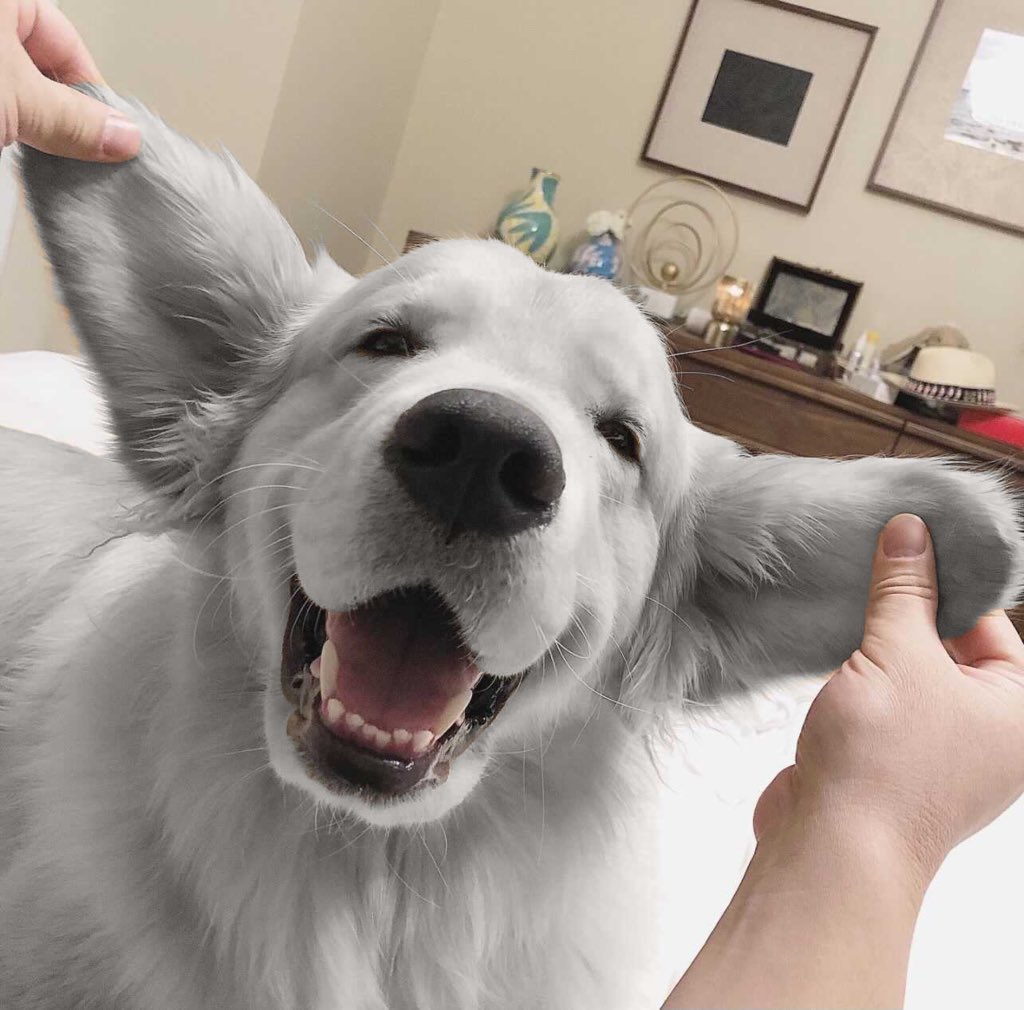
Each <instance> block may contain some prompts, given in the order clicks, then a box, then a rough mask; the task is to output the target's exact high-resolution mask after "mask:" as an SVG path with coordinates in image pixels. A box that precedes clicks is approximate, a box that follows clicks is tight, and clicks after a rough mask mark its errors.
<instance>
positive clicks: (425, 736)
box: [412, 729, 434, 754]
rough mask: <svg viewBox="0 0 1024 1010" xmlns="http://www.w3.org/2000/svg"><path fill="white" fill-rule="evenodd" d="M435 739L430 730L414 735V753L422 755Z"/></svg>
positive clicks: (418, 731) (423, 730) (420, 731)
mask: <svg viewBox="0 0 1024 1010" xmlns="http://www.w3.org/2000/svg"><path fill="white" fill-rule="evenodd" d="M433 739H434V734H433V733H431V732H430V730H429V729H420V730H417V731H416V732H415V733H413V735H412V752H413V754H422V753H423V751H425V750H426V749H427V748H428V747H429V746H430V744H431V742H432V741H433Z"/></svg>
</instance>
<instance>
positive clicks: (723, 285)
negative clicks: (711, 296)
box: [704, 275, 754, 347]
mask: <svg viewBox="0 0 1024 1010" xmlns="http://www.w3.org/2000/svg"><path fill="white" fill-rule="evenodd" d="M753 297H754V286H753V285H752V284H751V283H750V281H747V280H744V279H743V278H742V277H730V276H728V275H726V276H724V277H722V278H721V279H720V280H719V282H718V285H717V287H716V288H715V303H714V305H713V306H712V309H711V315H712V317H713V318H712V320H711V322H710V323H708V328H707V330H705V332H704V340H705V342H706V343H708V344H711V345H712V346H713V347H728V346H729V345H730V344H731V343H732V342H733V341H734V340H735V339H736V337H737V335H738V334H739V332H740V324H741V323H743V322H744V321H745V320H746V318H747V313H748V312H749V311H750V303H751V301H752V300H753Z"/></svg>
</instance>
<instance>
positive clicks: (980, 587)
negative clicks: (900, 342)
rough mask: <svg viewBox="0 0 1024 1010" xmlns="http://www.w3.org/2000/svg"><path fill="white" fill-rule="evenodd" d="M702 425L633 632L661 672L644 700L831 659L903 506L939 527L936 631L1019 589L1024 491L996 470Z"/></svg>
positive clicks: (727, 685) (856, 617)
mask: <svg viewBox="0 0 1024 1010" xmlns="http://www.w3.org/2000/svg"><path fill="white" fill-rule="evenodd" d="M694 434H695V435H696V436H697V437H696V438H695V439H694V446H695V448H696V450H697V453H698V458H697V461H696V465H695V466H694V468H693V477H692V482H691V487H690V489H689V492H688V493H687V494H686V495H684V497H683V500H682V502H681V504H680V506H679V512H678V515H677V516H676V518H675V519H674V520H673V528H672V529H671V530H670V531H669V535H668V536H667V537H666V538H665V541H664V543H663V550H662V556H661V558H660V560H659V567H658V570H657V572H656V574H655V581H654V585H653V587H652V590H651V596H652V598H653V601H654V602H653V603H652V604H651V606H650V607H649V609H648V611H647V612H646V617H645V622H644V623H645V627H643V628H641V630H640V633H639V635H638V636H637V639H636V643H637V644H636V646H635V650H636V651H635V653H634V663H635V669H636V671H638V672H639V673H640V674H641V676H640V677H638V678H637V679H638V680H639V681H643V680H644V679H646V678H644V677H643V676H642V674H644V673H648V674H650V676H653V677H655V678H657V677H659V676H661V674H660V672H656V671H659V670H660V669H661V668H666V669H667V670H668V678H669V679H668V680H666V681H665V682H663V683H661V684H660V685H658V684H650V683H648V684H647V685H646V687H640V688H639V689H642V690H645V691H646V692H648V693H647V694H646V698H647V700H648V701H654V703H655V704H657V703H658V702H659V701H660V702H663V703H664V702H671V701H672V700H673V698H674V699H675V700H678V701H682V700H684V699H685V698H686V697H691V698H692V697H695V696H701V695H705V696H707V695H715V694H722V693H729V692H731V691H732V690H735V689H737V688H740V687H745V686H751V685H752V684H755V683H756V682H757V681H758V680H760V679H763V678H764V677H766V676H773V675H776V676H785V675H787V674H796V673H825V672H828V671H829V670H832V669H835V668H836V667H837V666H839V665H840V664H841V663H842V662H843V661H844V660H845V659H846V658H847V657H848V656H849V655H850V654H851V653H852V652H853V651H854V650H855V649H856V648H857V647H858V646H859V644H860V640H861V637H862V634H863V624H864V610H865V606H866V603H867V594H868V587H869V582H870V575H871V564H872V558H873V555H874V551H875V547H876V542H877V538H878V536H879V534H880V533H881V531H882V528H883V527H884V526H885V524H886V523H887V522H888V520H889V519H891V518H892V517H893V516H894V515H898V514H900V513H902V512H912V513H915V514H916V515H919V516H921V518H922V519H924V521H925V522H926V523H927V525H928V528H929V530H930V532H931V536H932V540H933V543H934V546H935V555H936V562H937V567H938V576H939V607H938V615H937V624H938V630H939V634H940V635H941V636H942V637H943V638H950V637H955V636H957V635H961V634H963V633H964V632H966V631H968V630H970V628H971V627H973V626H974V624H975V623H976V622H977V620H978V618H979V617H981V615H982V614H984V613H986V612H987V611H989V610H992V609H994V608H997V607H1003V608H1005V607H1008V606H1012V605H1013V604H1014V603H1015V602H1016V601H1017V600H1018V599H1019V598H1020V593H1021V590H1022V588H1024V539H1022V536H1021V531H1020V528H1019V515H1018V503H1017V502H1016V501H1015V499H1014V498H1013V496H1012V495H1011V494H1010V493H1009V492H1008V491H1007V490H1006V487H1005V486H1004V484H1003V483H1002V481H1001V480H1000V479H999V478H998V477H996V476H993V475H992V474H988V473H984V472H980V471H973V470H963V469H957V468H956V467H955V466H953V465H952V464H951V463H949V462H945V461H939V460H923V459H881V458H867V459H858V460H850V461H841V462H837V461H831V460H821V459H804V458H798V457H786V456H749V455H747V454H745V453H743V452H742V451H740V450H739V448H738V447H737V446H735V445H734V444H733V443H731V442H728V441H726V440H725V439H721V438H717V437H715V436H711V435H706V434H705V433H703V432H694ZM652 649H653V650H657V651H658V652H659V653H660V655H652V654H651V651H650V650H652ZM651 688H653V689H654V698H653V699H652V696H651V694H650V693H649V691H650V689H651ZM627 693H628V682H627Z"/></svg>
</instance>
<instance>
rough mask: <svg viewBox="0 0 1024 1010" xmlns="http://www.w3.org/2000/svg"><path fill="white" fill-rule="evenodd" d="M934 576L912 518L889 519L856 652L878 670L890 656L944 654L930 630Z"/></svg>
mask: <svg viewBox="0 0 1024 1010" xmlns="http://www.w3.org/2000/svg"><path fill="white" fill-rule="evenodd" d="M938 604H939V586H938V577H937V575H936V570H935V553H934V550H933V548H932V541H931V536H930V535H929V533H928V528H927V527H926V526H925V524H924V522H923V521H922V520H921V519H919V518H918V517H917V516H915V515H909V514H903V515H898V516H896V517H894V518H893V519H890V520H889V522H888V523H887V524H886V526H885V529H884V530H883V531H882V535H881V536H880V537H879V540H878V547H877V549H876V551H875V557H874V562H873V565H872V571H871V588H870V591H869V593H868V606H867V611H866V613H865V618H864V639H863V643H862V646H861V650H862V652H863V653H864V654H865V655H866V656H867V657H868V659H870V660H871V661H872V662H874V663H876V664H877V665H879V666H881V667H883V668H884V667H887V666H889V665H890V664H891V660H892V657H893V656H894V655H897V656H898V655H901V654H906V653H908V652H918V651H920V650H921V649H922V648H929V649H935V650H938V652H939V653H941V654H942V655H945V649H944V648H943V645H942V642H941V640H940V639H939V635H938V632H937V631H936V629H935V614H936V611H937V609H938Z"/></svg>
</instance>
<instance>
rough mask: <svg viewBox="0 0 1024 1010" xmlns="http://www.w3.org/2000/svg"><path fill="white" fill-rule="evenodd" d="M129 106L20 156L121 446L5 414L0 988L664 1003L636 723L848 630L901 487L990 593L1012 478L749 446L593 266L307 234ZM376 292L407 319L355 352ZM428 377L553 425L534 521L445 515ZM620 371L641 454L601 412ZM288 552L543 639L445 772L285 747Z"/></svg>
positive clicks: (80, 1002) (504, 647)
mask: <svg viewBox="0 0 1024 1010" xmlns="http://www.w3.org/2000/svg"><path fill="white" fill-rule="evenodd" d="M104 98H105V99H106V100H108V101H110V102H113V103H115V104H122V103H121V100H120V99H118V98H117V97H116V96H113V95H110V94H105V95H104ZM131 114H132V115H133V116H134V117H135V118H136V119H137V120H139V121H140V122H141V123H142V126H143V130H144V137H145V148H144V151H143V153H142V155H141V157H140V158H139V159H138V160H137V161H134V162H131V163H128V164H125V165H122V166H116V167H111V166H96V165H87V164H82V163H78V162H73V161H62V160H59V159H54V158H50V157H47V156H45V155H42V154H37V153H33V152H28V151H26V152H25V153H24V154H23V162H22V164H23V173H24V179H25V184H26V187H27V191H28V195H29V198H30V200H31V204H32V208H33V211H34V213H35V215H36V219H37V222H38V225H39V228H40V231H41V234H42V236H43V240H44V242H45V244H46V247H47V250H48V252H49V255H50V258H51V260H52V262H53V264H54V267H55V269H56V273H57V277H58V279H59V282H60V285H61V289H62V291H63V295H64V298H65V300H66V302H67V305H68V306H69V308H70V310H71V312H72V315H73V317H74V320H75V323H76V326H77V328H78V332H79V334H80V337H81V340H82V343H83V345H84V347H85V348H86V350H87V351H88V354H89V356H90V358H91V360H92V362H93V364H94V366H95V369H96V371H97V373H98V375H99V377H100V379H101V381H102V385H103V389H104V391H105V394H106V396H107V399H108V402H109V404H110V408H111V413H112V418H113V424H114V426H115V428H116V431H117V434H118V436H119V440H120V448H121V454H122V461H123V462H122V464H115V463H113V462H109V461H105V460H101V459H99V458H93V457H89V456H86V455H85V454H83V453H79V452H77V451H74V450H71V449H68V448H65V447H60V446H57V445H56V444H54V443H50V442H47V441H46V440H43V439H39V438H36V437H33V436H28V435H19V434H16V433H13V432H11V433H6V434H4V436H3V438H2V439H0V488H2V497H3V504H2V509H0V559H2V562H3V571H4V579H3V584H2V586H0V675H2V681H0V684H2V691H3V694H2V702H3V707H2V720H3V722H2V730H3V732H2V735H0V803H2V809H3V821H2V833H0V872H2V876H0V1005H2V1006H4V1007H11V1008H18V1010H42V1008H46V1010H57V1008H68V1010H71V1008H75V1010H85V1008H97V1010H98V1008H103V1010H121V1008H123V1010H128V1008H131V1010H175V1008H181V1010H197V1008H200V1007H210V1008H213V1007H216V1008H218V1010H271V1008H273V1010H287V1008H294V1010H300V1008H301V1010H321V1008H322V1010H327V1008H345V1010H383V1008H385V1007H386V1008H388V1010H414V1008H416V1010H427V1008H436V1010H440V1008H445V1010H456V1008H466V1010H469V1008H484V1007H491V1008H495V1010H497V1008H501V1010H510V1008H513V1007H523V1008H527V1007H529V1008H535V1007H559V1008H568V1007H580V1008H584V1007H586V1008H588V1010H589V1008H597V1007H607V1008H614V1010H622V1008H626V1007H634V1006H635V1007H641V1006H652V1005H655V1004H656V1003H657V1002H658V1000H659V999H660V998H661V997H662V996H663V995H664V994H663V993H660V992H651V991H650V990H649V989H647V990H645V988H644V987H645V985H647V984H648V983H647V981H646V980H647V979H648V978H649V972H647V971H646V970H645V964H646V963H647V961H648V960H649V958H650V957H651V955H652V952H653V951H654V950H655V949H656V946H657V935H656V934H657V922H656V921H654V920H653V917H652V916H651V914H650V909H651V907H652V905H653V894H652V891H651V890H650V886H651V881H650V879H649V877H650V874H649V873H648V872H647V871H648V870H649V867H650V864H649V862H648V860H649V859H650V853H649V849H648V845H649V838H650V832H649V829H648V823H647V822H646V821H645V816H646V803H647V799H648V798H649V796H650V793H651V788H652V782H653V781H654V780H655V778H656V773H655V770H654V769H653V768H652V767H651V765H650V763H649V761H648V760H647V758H646V752H645V740H646V739H647V738H648V737H649V735H650V734H652V733H655V732H657V730H658V728H659V725H660V724H661V722H662V720H663V719H665V718H666V717H670V716H672V715H673V714H674V713H677V712H679V711H680V710H681V709H682V708H683V707H684V706H685V705H686V704H687V702H688V701H689V700H694V699H699V698H709V697H712V696H721V695H722V694H725V693H729V692H735V691H740V690H745V689H748V688H750V687H752V686H754V685H756V684H757V683H758V682H759V681H762V680H763V679H764V678H767V677H770V676H772V675H774V674H783V673H794V672H801V671H807V672H810V671H815V672H816V671H824V670H827V669H829V668H832V667H834V666H835V665H837V664H838V663H839V662H840V661H841V660H842V659H844V658H845V656H846V655H848V654H849V653H850V651H851V650H853V649H854V648H855V647H856V645H857V642H858V640H859V635H860V631H861V626H862V614H863V606H864V602H865V597H866V588H867V578H868V572H869V567H870V559H871V554H872V550H873V545H874V541H875V538H876V536H877V534H878V532H879V530H880V529H881V527H882V525H883V524H884V523H885V521H886V520H887V519H888V518H889V517H890V516H892V515H893V514H895V513H897V512H902V511H911V512H916V513H918V514H920V515H922V516H923V517H924V518H925V519H926V520H927V522H928V523H929V525H930V528H931V530H932V533H933V536H934V540H935V543H936V548H937V553H938V559H939V572H940V582H941V605H940V610H939V628H940V631H941V632H942V633H943V634H945V635H954V634H958V633H961V632H963V631H965V630H966V629H968V628H969V627H970V626H971V625H972V624H973V622H974V621H975V620H976V618H977V617H978V616H979V615H980V614H981V613H983V612H984V611H986V610H989V609H990V608H992V607H996V606H999V605H1005V604H1007V603H1008V602H1010V600H1011V599H1012V598H1013V597H1014V595H1015V593H1016V589H1017V587H1018V585H1019V584H1020V581H1021V574H1022V550H1021V543H1020V537H1019V533H1018V530H1017V526H1016V518H1015V515H1014V511H1013V505H1012V502H1011V500H1010V498H1009V496H1008V495H1007V494H1006V493H1005V492H1004V490H1003V489H1002V488H1001V486H1000V483H999V482H998V480H997V479H996V478H994V477H991V476H986V475H983V474H981V473H966V472H960V471H957V470H955V469H954V468H952V467H950V466H948V465H944V464H942V463H939V462H936V461H913V460H883V459H865V460H857V461H851V462H831V461H824V460H810V459H790V458H781V457H771V456H763V457H750V456H748V455H746V454H745V453H743V452H742V451H740V450H739V449H738V448H737V447H736V446H735V445H733V444H732V443H730V442H728V441H726V440H724V439H720V438H717V437H713V436H711V435H708V434H706V433H703V432H701V431H699V430H698V429H696V428H695V427H693V426H692V425H690V424H689V422H688V421H687V419H686V417H685V414H684V412H683V411H682V410H681V408H680V406H679V403H678V401H677V397H676V390H675V385H674V382H673V377H672V374H671V370H670V367H669V364H668V362H667V361H666V357H665V353H664V350H663V346H662V343H661V341H660V340H659V337H658V335H657V333H656V331H655V330H654V329H653V328H652V327H651V326H650V325H649V324H648V322H647V321H646V320H645V319H644V317H643V316H642V315H641V314H640V312H638V311H637V310H636V309H635V308H634V307H633V306H632V305H631V304H630V303H629V302H628V301H627V300H626V299H625V298H624V297H623V296H622V295H620V294H618V293H617V292H616V291H615V289H614V288H613V287H612V286H611V285H608V284H606V283H605V282H603V281H596V280H590V279H584V278H576V277H563V276H557V275H554V274H551V273H547V272H545V271H543V270H541V269H539V268H537V267H536V266H534V265H533V264H532V263H530V262H529V261H528V260H527V259H526V258H525V257H523V256H521V255H520V254H519V253H517V252H515V251H513V250H511V249H509V248H506V247H504V246H502V245H500V244H498V243H495V242H478V241H453V242H440V243H437V244H435V245H431V246H428V247H426V248H423V249H421V250H418V251H416V252H414V253H411V254H409V255H408V256H405V257H403V258H402V259H400V260H398V261H397V262H395V263H394V264H392V265H391V266H389V267H386V268H385V269H382V270H379V271H377V272H375V273H373V274H371V275H369V276H368V277H366V278H365V279H363V280H361V281H359V282H355V281H354V280H353V279H352V278H350V277H349V276H348V275H347V274H345V273H344V272H343V271H341V270H339V269H338V268H337V267H336V266H334V265H333V264H332V263H331V262H330V261H328V260H326V259H324V258H321V260H320V261H318V263H317V264H316V265H315V266H309V265H308V264H307V261H306V259H305V258H304V256H303V253H302V250H301V248H300V245H299V243H298V242H297V240H296V239H295V237H294V235H293V234H292V233H291V231H290V230H289V229H288V227H287V225H286V224H285V222H284V221H283V219H282V218H281V217H280V216H279V215H278V214H277V212H276V211H275V210H274V209H273V207H271V206H270V205H269V203H268V202H267V200H266V199H265V198H264V197H263V196H262V194H261V193H260V192H259V191H258V190H257V189H256V187H255V186H254V185H253V183H252V182H251V181H250V180H249V179H247V178H246V177H245V176H244V174H243V173H242V172H241V171H240V170H239V169H238V167H237V166H236V165H235V164H234V163H233V162H231V161H230V160H229V159H228V158H227V157H225V156H221V155H216V154H212V153H209V152H207V151H205V150H202V149H200V148H199V147H197V146H195V145H194V144H192V143H190V142H189V141H187V140H185V139H184V138H182V137H180V136H178V135H176V134H174V133H173V132H172V131H170V130H169V129H168V128H167V127H166V126H164V125H163V124H162V123H161V122H159V121H158V120H157V119H155V118H154V117H152V116H151V115H149V114H148V113H146V112H145V110H143V109H141V108H138V107H132V108H131ZM382 315H388V316H394V315H399V316H401V318H402V320H403V322H404V323H405V324H406V325H408V326H409V327H411V328H414V329H415V331H416V332H417V334H418V335H419V336H420V337H421V339H422V340H423V341H424V343H425V344H426V345H427V349H426V350H425V351H423V352H422V353H421V354H419V355H417V356H414V357H411V358H402V359H397V360H396V359H386V360H367V359H366V357H365V356H361V355H359V354H357V353H354V352H353V348H354V347H355V345H356V343H357V342H358V341H359V339H360V338H361V337H362V335H363V334H365V332H366V331H367V329H368V328H370V327H371V326H372V325H373V323H374V320H376V319H379V318H380V317H381V316H382ZM451 386H460V387H466V386H468V387H473V388H478V389H485V390H491V391H495V392H499V393H501V394H503V395H505V396H507V397H510V398H513V399H515V400H517V401H519V402H521V403H523V404H526V405H528V406H529V407H530V408H531V409H532V410H533V411H534V412H535V413H536V414H538V415H539V416H540V417H542V418H543V419H544V421H545V422H546V424H547V425H548V426H549V427H550V429H551V431H552V432H553V433H554V434H555V436H556V438H557V440H558V442H559V444H560V446H561V450H562V455H563V459H564V466H565V476H566V488H565V492H564V495H563V497H562V500H561V502H560V503H559V506H558V510H557V513H556V514H555V517H554V519H553V520H552V522H551V523H550V524H549V525H547V526H545V527H543V528H541V529H537V530H532V531H530V532H527V533H523V534H519V535H518V536H516V537H511V538H508V539H506V540H498V539H493V538H491V539H488V540H486V541H485V540H483V539H474V538H472V537H462V538H457V539H455V540H453V541H451V542H450V543H448V542H446V540H445V538H444V537H442V536H439V535H438V534H437V533H436V532H435V530H434V529H433V528H432V527H431V526H430V524H429V523H428V522H427V520H426V519H425V518H424V517H423V516H421V515H420V513H419V512H418V511H417V509H416V507H415V506H414V504H413V503H412V502H411V500H409V499H408V498H407V497H406V496H405V495H404V494H403V493H402V491H401V490H400V488H399V487H398V486H397V485H396V484H394V482H393V479H392V478H391V477H390V476H389V473H388V472H387V470H386V468H385V467H384V466H383V465H382V463H381V453H380V449H381V444H382V441H383V439H384V438H385V437H386V436H387V434H388V432H389V431H390V430H391V427H392V426H393V424H394V422H395V419H396V418H397V417H398V416H399V414H401V413H402V411H403V410H405V409H406V408H407V407H409V406H410V405H411V404H413V403H415V402H417V401H418V400H419V399H420V398H422V397H424V396H426V395H428V394H430V393H432V392H435V391H438V390H441V389H445V388H449V387H451ZM617 410H625V411H628V412H629V413H630V414H631V415H634V416H635V417H636V419H637V420H638V422H639V423H640V425H641V426H642V428H643V434H642V442H643V445H642V462H641V464H640V465H635V464H633V463H631V462H629V461H627V460H624V459H623V458H621V457H620V456H619V455H617V454H616V453H615V452H614V451H613V450H612V449H611V447H610V446H609V445H608V444H607V443H606V442H605V441H604V440H603V439H602V436H601V434H600V433H599V432H598V430H596V428H595V423H594V419H595V416H601V415H602V414H603V413H604V412H607V411H617ZM296 572H297V573H298V574H299V576H300V577H301V579H302V582H303V585H304V586H305V588H306V590H307V591H308V593H309V595H310V596H311V597H312V598H314V599H316V600H317V602H318V603H320V604H321V605H322V606H328V607H333V608H336V609H343V608H345V607H347V606H351V605H352V604H353V603H356V602H359V601H361V600H365V599H368V598H369V597H372V596H374V595H375V594H378V593H380V592H382V591H384V590H387V589H389V588H391V587H393V586H396V585H404V584H411V583H416V582H422V581H424V580H430V581H431V582H432V583H433V584H434V585H435V586H436V588H437V589H438V591H439V592H440V593H442V594H443V596H444V597H445V599H446V600H447V602H448V603H449V605H450V606H451V607H452V608H453V609H454V611H455V612H456V614H457V615H458V618H459V621H460V625H461V627H462V629H463V631H464V634H465V636H466V640H467V641H468V643H469V644H470V646H471V648H472V649H473V651H474V653H475V655H476V656H477V659H478V662H479V665H480V667H481V668H482V669H486V670H487V671H489V672H490V673H492V674H494V675H506V674H513V673H517V672H519V671H523V670H529V674H528V676H527V677H526V679H525V681H524V683H523V685H522V687H520V688H519V690H518V691H517V693H516V694H515V695H513V697H512V699H511V701H510V702H509V703H508V705H507V707H506V709H505V710H504V711H503V712H501V713H500V714H499V716H498V717H497V719H496V721H495V722H494V724H493V725H492V726H490V727H489V728H488V729H487V730H486V731H485V732H484V733H483V735H482V736H481V737H480V738H479V739H478V740H477V741H476V742H474V743H473V745H472V746H471V747H470V749H469V750H468V751H466V753H464V754H462V755H461V756H460V757H459V758H458V759H457V760H456V761H455V762H454V764H453V766H452V772H451V776H450V777H449V778H448V780H447V781H446V782H444V783H437V784H435V787H434V788H432V789H428V790H426V791H422V792H417V793H416V794H415V795H413V796H412V797H410V798H409V799H406V800H396V801H393V802H391V803H385V804H381V803H370V802H367V801H365V800H361V799H357V798H355V797H346V796H343V795H339V794H337V793H335V792H332V791H329V790H328V789H327V788H325V787H324V786H322V785H320V784H318V783H317V782H315V781H313V780H312V779H311V778H310V777H309V776H308V775H307V774H306V772H305V770H304V768H303V765H302V764H301V763H300V761H299V759H298V757H297V754H296V751H295V748H294V746H293V744H292V742H291V740H290V739H289V738H288V736H287V735H286V732H285V724H286V720H287V718H288V715H289V712H290V710H291V705H290V704H289V703H288V702H286V701H285V699H284V697H283V695H282V692H281V690H280V688H279V686H278V677H279V666H280V657H281V641H282V635H283V628H284V620H285V613H286V609H287V598H288V579H289V577H290V576H291V575H292V574H294V573H296ZM693 830H695V831H699V830H700V825H699V824H695V825H694V827H693ZM679 899H680V900H681V901H685V895H680V896H679Z"/></svg>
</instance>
